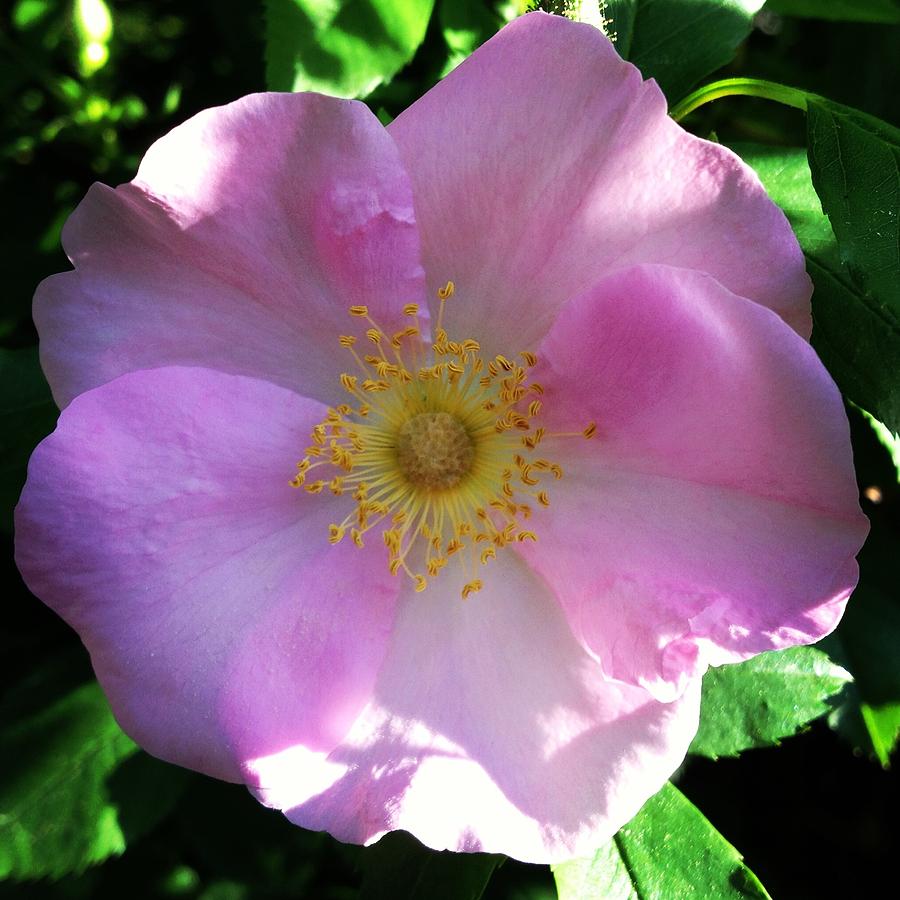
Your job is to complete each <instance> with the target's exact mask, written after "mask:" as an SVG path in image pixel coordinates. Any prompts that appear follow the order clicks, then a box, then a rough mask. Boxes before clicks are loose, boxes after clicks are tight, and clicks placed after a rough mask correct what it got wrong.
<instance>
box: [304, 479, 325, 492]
mask: <svg viewBox="0 0 900 900" xmlns="http://www.w3.org/2000/svg"><path fill="white" fill-rule="evenodd" d="M324 489H325V482H324V481H312V482H310V483H309V484H307V485H306V486H305V487H304V488H303V490H304V491H306V492H307V493H308V494H321V493H322V491H323V490H324Z"/></svg>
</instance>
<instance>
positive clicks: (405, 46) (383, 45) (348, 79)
mask: <svg viewBox="0 0 900 900" xmlns="http://www.w3.org/2000/svg"><path fill="white" fill-rule="evenodd" d="M433 6H434V0H324V2H323V0H267V3H266V10H267V16H266V81H267V84H268V87H269V90H273V91H321V92H322V93H325V94H331V95H332V96H334V97H365V96H367V95H368V94H370V93H371V92H372V91H373V90H374V89H375V88H376V87H378V85H379V84H382V83H383V82H386V81H389V80H390V79H391V78H392V77H393V76H394V75H396V73H397V72H398V71H400V69H401V68H403V66H404V65H406V63H408V62H409V61H410V60H411V59H412V57H413V54H414V53H415V52H416V49H417V48H418V47H419V45H420V44H421V43H422V40H423V39H424V37H425V29H426V28H427V26H428V20H429V19H430V18H431V11H432V7H433Z"/></svg>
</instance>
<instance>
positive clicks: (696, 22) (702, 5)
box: [605, 0, 763, 102]
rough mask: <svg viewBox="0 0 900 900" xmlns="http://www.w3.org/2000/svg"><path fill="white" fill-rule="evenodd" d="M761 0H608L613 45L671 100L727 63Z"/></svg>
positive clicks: (747, 33) (743, 36)
mask: <svg viewBox="0 0 900 900" xmlns="http://www.w3.org/2000/svg"><path fill="white" fill-rule="evenodd" d="M762 5H763V0H610V2H608V3H607V4H606V10H605V13H606V17H607V19H609V20H610V22H611V24H610V26H609V30H610V31H611V32H614V33H615V36H616V37H615V40H616V48H617V49H618V51H619V53H620V54H621V56H622V57H623V58H624V59H628V60H631V62H633V63H634V64H635V65H636V66H637V67H638V68H639V69H640V70H641V72H643V73H644V76H645V77H646V78H655V79H656V80H657V81H658V82H659V86H660V87H661V88H662V89H663V91H664V92H665V94H666V96H667V97H668V98H669V100H670V102H671V101H675V100H679V99H681V97H683V96H684V95H685V94H686V93H687V92H688V91H689V90H690V89H691V88H692V87H694V85H695V84H697V83H698V82H699V81H700V80H701V79H703V78H705V77H706V76H707V75H709V74H710V73H711V72H714V71H715V70H716V69H719V68H721V67H722V66H724V65H726V64H727V63H729V62H730V61H731V60H732V58H733V57H734V53H735V50H736V49H737V46H738V44H740V43H741V42H742V41H743V40H744V39H745V38H746V37H747V35H749V34H750V29H751V27H752V23H753V16H754V14H755V13H756V12H758V11H759V9H760V8H761V7H762Z"/></svg>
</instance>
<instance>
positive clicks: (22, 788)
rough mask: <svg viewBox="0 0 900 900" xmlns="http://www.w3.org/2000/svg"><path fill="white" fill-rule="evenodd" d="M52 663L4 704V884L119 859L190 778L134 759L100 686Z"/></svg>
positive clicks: (0, 870) (0, 799)
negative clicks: (71, 682) (69, 677)
mask: <svg viewBox="0 0 900 900" xmlns="http://www.w3.org/2000/svg"><path fill="white" fill-rule="evenodd" d="M64 670H65V667H64V666H63V667H61V666H60V665H59V663H53V664H52V665H51V666H48V667H47V669H46V670H43V671H42V672H41V673H39V674H38V677H32V678H30V679H28V680H27V681H25V682H23V683H22V684H21V685H20V686H19V687H18V689H16V690H12V691H10V692H9V694H8V695H7V696H6V697H5V698H4V703H3V705H2V708H0V722H2V723H3V734H2V741H0V767H2V770H3V773H4V774H3V782H2V785H0V810H2V815H0V877H2V878H6V877H13V878H17V879H24V878H41V877H46V876H50V877H54V878H55V877H60V876H62V875H65V874H68V873H74V872H80V871H82V870H83V869H84V868H85V867H87V866H89V865H92V864H94V863H98V862H102V861H103V860H105V859H107V858H108V857H110V856H113V855H116V854H120V853H122V852H123V851H124V850H125V848H126V846H127V843H128V841H129V840H132V839H134V838H136V837H138V836H139V835H141V834H143V833H145V832H146V831H147V830H149V829H150V828H152V827H153V826H154V825H155V824H156V823H157V822H158V821H159V820H160V819H161V818H162V817H163V816H164V815H166V814H167V813H168V812H169V811H170V810H171V808H172V807H173V806H174V803H175V801H176V800H177V799H178V796H179V795H180V793H181V789H182V787H183V785H184V783H185V781H184V780H185V778H186V773H184V772H182V771H181V770H179V769H176V768H174V767H173V766H168V765H166V764H165V763H161V762H159V761H158V760H154V759H151V758H150V757H147V756H146V755H145V754H143V753H140V752H139V751H138V748H137V746H136V745H135V744H134V742H133V741H132V740H131V739H130V738H128V737H127V736H126V735H125V734H123V732H122V731H121V729H120V728H119V726H118V725H117V724H116V722H115V719H113V717H112V714H111V713H110V711H109V706H108V705H107V702H106V698H105V697H104V696H103V692H102V691H101V690H100V687H99V685H97V684H96V682H89V683H87V684H80V685H77V686H67V687H65V689H64V690H62V692H61V693H60V692H56V696H55V697H54V698H53V699H52V700H51V701H50V702H46V701H47V698H48V695H51V696H52V695H53V694H54V688H55V687H57V686H58V685H59V683H60V682H64V683H65V681H66V672H65V671H64Z"/></svg>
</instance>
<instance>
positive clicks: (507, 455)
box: [291, 282, 596, 598]
mask: <svg viewBox="0 0 900 900" xmlns="http://www.w3.org/2000/svg"><path fill="white" fill-rule="evenodd" d="M454 290H455V288H454V285H453V282H448V283H447V285H446V286H445V287H443V288H441V289H440V290H439V291H438V298H439V300H440V315H439V317H438V321H437V326H436V328H435V330H434V336H433V341H432V343H431V346H430V348H429V347H428V346H427V344H426V343H425V341H424V338H423V335H422V332H421V327H420V320H419V308H418V306H417V305H416V304H414V303H411V304H408V305H407V306H405V307H404V309H403V312H404V314H405V316H407V317H408V318H409V319H410V320H411V322H410V324H409V325H408V326H407V327H405V328H402V329H400V330H399V331H397V332H395V333H393V334H388V333H387V332H386V331H385V330H384V329H382V328H381V327H380V326H379V325H378V323H377V322H375V321H374V319H373V318H372V317H371V316H370V315H369V310H368V308H367V307H365V306H351V307H350V315H351V316H352V317H356V318H360V319H363V320H365V322H366V324H367V325H368V326H369V327H368V328H367V330H366V332H365V340H366V341H368V342H369V343H370V344H371V345H372V346H371V352H369V353H361V352H360V351H359V350H358V349H357V344H358V343H359V340H358V339H357V338H356V337H355V336H353V335H341V336H340V337H339V343H340V345H341V346H342V347H344V348H345V349H347V350H349V351H350V353H351V355H352V356H353V359H354V361H355V363H356V368H357V369H358V374H351V373H344V374H342V375H341V376H340V381H341V385H342V387H343V388H344V390H345V391H346V392H347V394H348V395H349V401H350V402H348V403H344V404H341V405H339V406H336V407H334V408H332V409H329V410H328V413H327V415H326V417H325V419H324V421H322V422H320V423H319V424H318V425H316V426H315V427H314V428H313V430H312V434H311V444H310V446H309V447H307V448H306V454H305V456H304V458H303V459H302V460H301V461H300V462H299V463H297V474H296V476H295V477H294V479H293V480H292V482H291V484H292V485H293V486H294V487H297V488H302V489H303V490H305V491H307V492H308V493H311V494H318V493H322V492H323V491H325V490H328V491H330V492H331V493H332V494H335V495H337V496H343V495H345V494H346V495H349V496H350V497H352V499H353V501H354V503H355V506H354V508H353V509H352V510H351V511H350V512H349V513H348V514H347V515H346V516H345V517H344V519H343V520H342V521H340V522H338V523H334V524H332V525H330V526H329V540H330V541H331V543H334V544H336V543H338V542H339V541H341V540H343V539H344V537H346V536H347V535H349V537H350V539H351V540H352V541H353V542H354V543H355V544H356V545H357V546H359V547H361V546H363V538H364V536H365V535H366V534H367V533H368V532H370V531H372V530H373V529H375V528H378V529H380V531H381V538H382V540H383V542H384V544H385V546H386V548H387V553H388V568H389V570H390V572H391V574H394V575H396V574H397V573H398V572H400V571H401V570H402V571H403V572H405V573H406V574H407V575H408V576H409V577H410V578H411V579H412V580H413V582H414V584H415V589H416V590H417V591H422V590H424V589H425V588H426V587H427V585H428V580H429V578H434V577H435V576H436V575H438V573H440V572H441V570H442V569H444V568H445V567H447V566H448V565H449V564H450V562H451V560H452V559H454V558H455V559H456V560H458V561H459V563H460V564H461V566H462V569H463V572H464V573H465V578H464V585H463V588H462V596H463V598H467V597H469V596H470V595H471V594H473V593H474V592H476V591H478V590H480V589H481V587H482V581H481V579H480V578H478V577H477V576H478V569H479V566H481V565H484V564H486V563H488V562H489V561H490V560H491V559H493V558H494V557H495V556H496V554H497V550H498V549H500V548H503V547H505V546H507V545H508V544H511V543H514V542H523V541H536V540H537V535H536V534H535V532H533V531H530V530H528V529H527V528H526V527H524V525H523V523H524V522H527V521H528V520H529V519H530V518H531V516H532V512H533V509H534V504H536V505H537V506H549V504H550V497H549V494H548V492H547V490H546V489H541V487H540V485H541V480H542V479H545V478H548V477H549V478H552V479H559V478H562V476H563V470H562V468H561V467H560V466H559V465H558V464H557V463H555V462H553V461H551V460H549V459H545V458H543V457H540V456H538V455H537V453H538V447H539V445H540V444H541V443H542V441H543V440H544V439H545V438H552V437H562V436H567V435H560V434H558V433H556V434H554V433H550V432H547V431H546V430H545V429H544V428H542V427H540V426H539V425H538V424H537V421H536V420H537V419H538V416H539V415H540V413H541V410H542V405H543V401H542V399H541V398H542V397H543V394H544V389H543V387H542V386H541V385H540V384H539V383H538V382H535V381H530V380H529V376H528V370H529V369H532V368H534V366H535V365H536V364H537V357H536V356H535V354H534V353H531V352H530V351H524V352H522V353H520V354H519V355H518V357H517V359H518V360H521V362H517V361H516V360H514V359H509V358H507V357H505V356H502V355H498V356H495V357H494V358H493V359H485V358H484V357H482V355H481V347H480V345H479V343H478V342H477V341H476V340H473V339H471V338H469V339H466V340H464V341H461V342H458V341H452V340H450V338H449V336H448V335H447V332H446V331H444V329H443V328H442V327H441V322H442V320H443V310H444V304H445V302H446V301H447V300H449V299H450V297H452V296H453V294H454ZM595 432H596V426H595V425H594V424H593V423H591V424H590V425H589V426H588V427H587V428H585V429H584V430H583V431H582V432H580V434H581V435H582V436H584V437H587V438H590V437H593V435H594V434H595ZM316 476H318V477H316Z"/></svg>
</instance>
